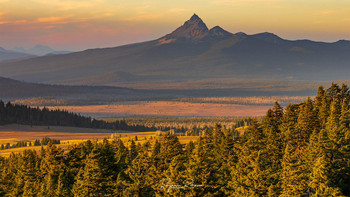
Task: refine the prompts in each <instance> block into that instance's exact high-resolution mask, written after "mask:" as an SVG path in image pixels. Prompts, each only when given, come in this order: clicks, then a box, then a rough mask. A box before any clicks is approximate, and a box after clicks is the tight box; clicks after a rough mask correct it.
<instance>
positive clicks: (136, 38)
mask: <svg viewBox="0 0 350 197" xmlns="http://www.w3.org/2000/svg"><path fill="white" fill-rule="evenodd" d="M194 13H196V14H197V15H199V16H200V17H201V18H202V19H203V21H204V22H205V23H206V24H207V26H208V28H211V27H214V26H216V25H219V26H221V27H222V28H224V29H225V30H227V31H230V32H232V33H236V32H245V33H247V34H255V33H261V32H272V33H275V34H277V35H279V36H280V37H282V38H285V39H291V40H296V39H310V40H316V41H325V42H334V41H337V40H340V39H347V40H350V1H349V0H176V1H173V0H0V46H1V47H4V48H6V49H12V48H13V47H18V46H20V47H24V48H29V47H33V46H34V45H36V44H43V45H49V46H51V47H52V48H54V49H56V50H71V51H80V50H84V49H89V48H102V47H113V46H119V45H124V44H130V43H136V42H142V41H147V40H152V39H157V38H159V37H161V36H163V35H165V34H167V33H170V32H172V31H173V30H175V29H176V28H177V27H179V26H181V25H182V24H183V23H184V22H185V21H186V20H188V19H189V18H190V17H191V16H192V15H193V14H194Z"/></svg>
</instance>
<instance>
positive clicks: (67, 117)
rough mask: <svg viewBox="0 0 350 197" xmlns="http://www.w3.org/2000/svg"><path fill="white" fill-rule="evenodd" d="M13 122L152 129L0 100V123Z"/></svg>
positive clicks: (122, 121) (99, 127)
mask: <svg viewBox="0 0 350 197" xmlns="http://www.w3.org/2000/svg"><path fill="white" fill-rule="evenodd" d="M13 123H17V124H27V125H52V126H72V127H87V128H98V129H113V130H116V129H120V130H131V131H152V130H154V128H149V127H145V126H143V125H127V123H126V122H125V121H124V120H117V121H115V122H110V123H109V122H106V121H103V120H96V119H92V118H91V117H84V116H81V115H79V114H75V113H71V112H67V111H64V110H59V109H56V110H49V109H47V108H45V107H44V108H43V109H39V108H38V107H37V108H32V107H28V106H25V105H17V104H16V105H13V104H11V103H10V102H8V103H7V104H6V105H5V104H4V102H3V101H1V100H0V125H4V124H13ZM48 129H50V127H48Z"/></svg>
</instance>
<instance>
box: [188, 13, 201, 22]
mask: <svg viewBox="0 0 350 197" xmlns="http://www.w3.org/2000/svg"><path fill="white" fill-rule="evenodd" d="M192 20H202V19H201V18H199V16H198V15H197V14H196V13H194V14H193V15H192V17H191V18H190V21H192Z"/></svg>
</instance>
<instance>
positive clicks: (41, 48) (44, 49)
mask: <svg viewBox="0 0 350 197" xmlns="http://www.w3.org/2000/svg"><path fill="white" fill-rule="evenodd" d="M12 51H15V52H20V53H27V54H31V55H36V56H44V55H48V54H67V53H71V51H55V50H53V49H52V48H50V47H49V46H46V45H35V46H34V47H32V48H30V49H24V48H23V47H15V48H13V49H12Z"/></svg>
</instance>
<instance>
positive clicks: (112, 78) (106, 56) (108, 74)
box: [0, 15, 350, 87]
mask: <svg viewBox="0 0 350 197" xmlns="http://www.w3.org/2000/svg"><path fill="white" fill-rule="evenodd" d="M0 76H5V77H11V78H14V79H19V80H25V81H30V82H41V83H55V84H56V83H60V84H89V85H116V86H129V85H130V84H136V87H137V85H144V84H151V85H154V87H157V86H159V85H160V84H166V83H169V84H171V83H179V82H186V81H187V82H189V83H191V82H192V81H201V82H203V83H207V85H208V86H210V85H211V84H210V81H215V82H217V83H221V81H225V80H228V79H235V80H237V81H240V80H241V81H243V80H247V79H274V80H278V81H295V80H316V81H326V80H343V79H349V76H350V41H346V40H340V41H338V42H334V43H325V42H315V41H311V40H296V41H291V40H286V39H282V38H280V37H278V36H277V35H275V34H272V33H259V34H254V35H247V34H245V33H234V34H233V33H230V32H228V31H226V30H224V29H222V28H221V27H219V26H215V27H213V28H211V29H208V27H207V26H206V25H205V23H204V22H203V21H202V20H201V19H200V18H199V17H198V16H197V15H193V16H192V17H191V18H190V19H189V20H188V21H186V22H185V23H184V24H183V25H182V26H181V27H179V28H177V29H176V30H175V31H173V32H172V33H170V34H168V35H165V36H163V37H161V38H159V39H156V40H152V41H148V42H142V43H137V44H130V45H125V46H119V47H114V48H102V49H90V50H86V51H82V52H75V53H69V54H63V55H54V56H43V57H35V58H31V59H25V60H21V61H17V62H6V63H1V64H0ZM222 83H224V82H222Z"/></svg>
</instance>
